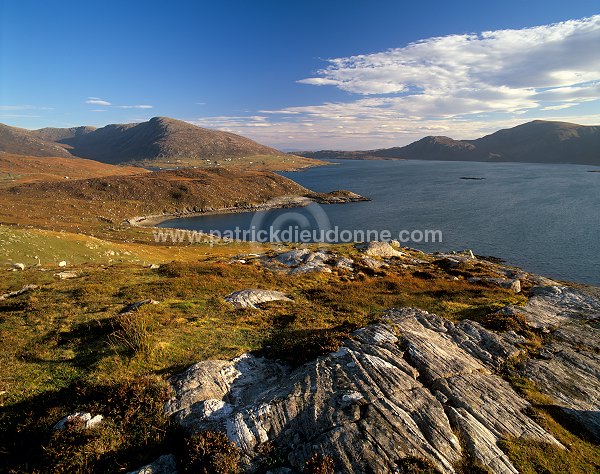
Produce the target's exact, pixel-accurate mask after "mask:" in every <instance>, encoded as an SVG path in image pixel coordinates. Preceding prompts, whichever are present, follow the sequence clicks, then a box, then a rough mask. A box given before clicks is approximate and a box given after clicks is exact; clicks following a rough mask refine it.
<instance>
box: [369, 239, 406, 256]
mask: <svg viewBox="0 0 600 474" xmlns="http://www.w3.org/2000/svg"><path fill="white" fill-rule="evenodd" d="M361 247H362V251H363V252H364V253H365V255H368V256H370V257H402V255H404V254H403V253H402V252H400V251H398V250H396V249H395V248H393V247H392V246H391V245H390V244H389V242H379V241H376V240H373V241H371V242H369V243H368V244H367V245H366V246H365V245H362V246H361Z"/></svg>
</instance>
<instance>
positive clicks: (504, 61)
mask: <svg viewBox="0 0 600 474" xmlns="http://www.w3.org/2000/svg"><path fill="white" fill-rule="evenodd" d="M599 45H600V15H596V16H593V17H590V18H583V19H579V20H570V21H565V22H561V23H555V24H550V25H543V26H536V27H532V28H524V29H521V30H498V31H487V32H483V33H479V34H476V33H473V34H462V35H449V36H442V37H434V38H427V39H423V40H421V41H418V42H414V43H410V44H408V45H406V46H404V47H401V48H395V49H389V50H387V51H382V52H377V53H373V54H365V55H357V56H349V57H343V58H333V59H329V60H327V62H328V66H327V67H326V68H324V69H322V70H320V71H318V72H317V74H316V75H315V76H314V77H309V78H306V79H302V80H300V81H298V82H300V83H302V84H309V85H315V86H321V87H327V86H329V87H331V86H333V87H337V88H338V89H340V90H343V91H346V92H348V93H350V94H351V95H353V96H354V97H352V96H351V97H350V99H348V100H347V101H340V102H325V103H320V104H315V105H307V106H289V107H284V108H281V109H278V110H261V111H260V112H259V113H260V116H250V117H212V118H203V119H200V120H197V121H194V122H195V123H202V124H204V126H212V127H215V128H224V129H227V130H230V131H233V132H236V133H241V134H246V135H248V136H250V137H251V138H254V139H257V140H259V141H263V142H265V143H267V144H270V145H274V146H280V147H289V146H297V147H299V148H309V149H314V148H320V147H328V148H342V149H344V148H345V149H349V148H375V147H385V146H394V145H403V144H406V143H408V142H410V141H412V140H415V139H419V138H421V137H423V136H425V135H449V136H452V137H453V138H475V137H477V136H481V135H482V134H485V133H489V132H492V131H494V130H497V129H499V128H502V127H509V126H514V125H517V124H519V123H523V122H525V121H527V120H531V119H533V118H542V119H546V120H552V119H557V120H566V121H573V122H577V123H582V124H591V123H594V121H595V122H600V120H599V118H598V115H590V114H589V109H590V107H591V106H593V105H594V104H595V103H600V47H599ZM586 105H589V106H587V107H586ZM558 111H563V112H561V114H560V115H557V113H558ZM586 112H587V114H586ZM552 114H554V115H552ZM287 137H295V138H294V139H288V138H287Z"/></svg>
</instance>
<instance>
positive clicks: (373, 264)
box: [361, 257, 389, 270]
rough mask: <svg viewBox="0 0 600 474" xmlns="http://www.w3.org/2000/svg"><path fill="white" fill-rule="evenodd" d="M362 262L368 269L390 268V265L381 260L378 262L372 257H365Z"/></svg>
mask: <svg viewBox="0 0 600 474" xmlns="http://www.w3.org/2000/svg"><path fill="white" fill-rule="evenodd" d="M361 262H362V263H363V264H364V265H365V266H366V267H367V268H370V269H371V270H379V269H380V268H383V267H389V265H388V264H387V263H385V262H382V261H381V260H377V259H375V258H371V257H363V258H362V259H361Z"/></svg>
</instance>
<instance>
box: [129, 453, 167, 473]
mask: <svg viewBox="0 0 600 474" xmlns="http://www.w3.org/2000/svg"><path fill="white" fill-rule="evenodd" d="M128 474H177V461H176V459H175V456H173V455H172V454H164V455H163V456H161V457H159V458H158V459H157V460H156V461H154V462H152V463H151V464H147V465H146V466H143V467H140V468H139V469H136V470H135V471H131V472H129V473H128Z"/></svg>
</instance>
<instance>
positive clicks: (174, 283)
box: [0, 244, 525, 472]
mask: <svg viewBox="0 0 600 474" xmlns="http://www.w3.org/2000/svg"><path fill="white" fill-rule="evenodd" d="M243 248H244V247H243V245H238V244H231V245H229V246H226V247H223V248H222V249H221V250H219V249H217V252H215V254H214V255H213V256H212V257H210V258H209V256H204V257H203V258H201V259H200V260H199V259H198V258H196V259H194V258H193V257H192V255H193V254H192V253H190V254H189V256H188V260H187V261H174V262H171V263H167V264H163V265H162V266H161V268H160V269H158V270H151V269H150V268H149V267H148V266H145V265H140V264H136V263H134V262H121V263H118V264H112V265H98V264H90V263H87V264H80V265H77V266H75V267H74V269H75V270H76V271H77V272H78V274H79V277H77V278H74V279H67V280H59V279H57V278H56V277H54V275H53V271H44V267H41V268H29V269H27V270H25V271H4V278H3V279H2V281H0V294H1V293H6V292H9V291H14V290H16V289H19V288H21V287H22V286H23V285H24V284H26V283H35V284H37V285H39V288H38V289H35V290H32V291H29V292H26V293H24V294H22V295H19V296H17V297H14V298H9V299H6V300H4V301H0V341H1V349H0V392H2V394H1V395H0V405H1V407H0V422H1V423H2V430H1V431H2V433H3V436H4V438H5V439H4V440H2V441H3V443H4V444H6V446H8V447H7V448H6V451H5V452H2V453H0V458H4V460H5V461H6V462H7V463H8V464H9V465H11V466H12V469H13V470H14V472H25V471H27V472H36V470H40V469H41V466H42V465H44V463H49V462H50V463H51V464H56V465H57V466H59V465H62V464H61V463H62V462H63V461H60V459H58V458H60V455H59V453H60V450H61V449H62V448H60V446H62V444H63V443H66V442H67V441H66V440H65V439H62V440H61V439H59V438H61V437H66V438H68V439H69V440H71V441H69V443H71V442H72V443H74V445H76V446H78V447H74V448H73V449H74V450H75V451H74V452H73V453H72V454H70V455H69V456H70V457H71V458H72V459H74V460H75V461H73V462H77V463H80V464H77V465H76V466H75V465H71V464H68V465H66V466H67V467H65V468H64V469H65V470H69V469H74V470H78V469H79V470H89V469H88V468H89V466H87V465H81V463H82V462H83V461H82V460H81V459H80V460H77V459H79V454H78V453H80V452H91V453H93V456H91V457H88V458H86V461H85V462H91V463H93V464H94V466H95V467H94V469H95V470H99V471H101V472H104V471H106V470H108V469H109V468H108V467H107V466H109V467H110V468H111V469H112V468H113V467H114V465H113V464H110V463H109V464H107V462H108V461H107V459H108V458H109V457H110V456H113V457H115V459H118V460H119V463H121V464H122V465H120V469H121V468H123V469H133V468H135V467H137V466H139V465H141V464H142V463H143V462H146V461H148V459H146V458H144V456H141V455H139V454H135V453H136V452H138V451H136V449H137V448H135V446H134V445H136V443H137V441H135V440H136V439H138V440H142V441H140V443H141V444H142V445H143V444H144V443H146V441H143V440H144V439H147V438H151V439H152V440H154V441H152V442H153V443H158V444H159V445H160V446H162V447H163V449H166V448H165V446H166V445H165V443H167V441H168V438H169V436H167V435H166V434H165V430H166V431H168V430H167V428H165V427H164V426H163V425H160V424H159V425H157V426H158V428H157V430H150V431H145V432H144V433H145V434H143V435H139V436H138V435H137V434H135V432H137V431H139V430H140V429H141V428H136V427H135V426H136V425H135V423H134V424H133V425H132V424H131V423H130V422H129V421H124V420H125V418H127V417H125V418H123V417H120V416H117V415H116V414H115V412H114V411H113V409H112V408H111V407H112V406H113V404H112V402H110V400H109V399H107V398H106V396H105V395H103V394H106V393H109V392H110V393H113V392H114V390H116V389H115V387H123V386H128V384H129V385H131V384H136V383H138V382H136V381H139V380H144V378H145V377H157V378H158V379H159V380H164V379H165V378H166V377H168V376H170V375H172V374H175V373H178V372H180V371H181V370H183V369H184V368H186V367H187V366H189V365H190V364H192V363H194V362H197V361H198V360H203V359H210V358H231V357H234V356H237V355H239V354H241V353H243V352H246V351H257V352H260V353H263V354H265V355H267V356H270V357H275V358H283V359H285V360H287V361H288V362H290V363H292V364H294V365H298V364H301V363H303V362H305V361H306V360H309V359H311V358H314V357H316V356H318V355H320V354H323V353H327V352H329V351H332V350H336V349H337V347H338V346H339V344H340V343H341V340H342V339H343V338H344V337H347V336H348V335H349V333H350V332H351V331H352V329H353V328H355V327H359V326H364V325H366V324H368V323H370V322H373V321H376V320H378V318H379V317H380V315H381V314H382V311H383V310H385V309H388V308H391V307H394V306H416V307H419V308H422V309H426V310H429V311H434V312H436V313H439V314H441V315H444V316H446V317H448V318H450V319H453V320H460V319H464V318H465V317H484V315H485V314H487V313H489V312H493V311H495V310H497V309H498V308H499V307H501V306H504V305H506V304H509V303H519V302H523V301H525V298H524V297H523V296H515V295H514V294H511V293H510V292H509V291H507V290H504V289H501V288H498V287H492V286H486V285H473V284H470V283H467V282H465V281H464V280H451V279H449V278H448V275H447V274H446V273H445V272H444V271H443V270H441V269H438V268H437V267H436V266H435V265H431V266H430V267H428V268H427V272H429V277H428V278H421V277H419V276H415V275H413V273H412V271H411V270H410V269H404V268H402V267H401V266H400V265H397V266H391V267H390V268H389V269H386V270H385V271H382V272H373V271H371V270H369V269H366V268H365V269H363V270H364V271H359V272H357V273H356V274H355V275H352V274H349V273H345V272H343V271H341V272H334V273H332V274H309V275H298V276H289V275H286V274H281V273H276V272H272V271H270V270H267V269H265V268H263V267H262V266H261V265H260V264H259V263H258V262H256V263H248V264H230V263H227V259H223V257H219V256H218V255H219V254H218V252H219V251H221V252H222V253H221V255H223V256H224V255H227V254H231V253H234V252H235V251H239V250H240V249H243ZM158 249H160V247H158ZM337 251H338V252H340V253H344V254H347V255H351V256H352V255H353V256H356V255H355V254H354V252H355V250H353V249H352V247H349V246H346V247H343V246H340V247H337ZM252 287H259V288H266V289H277V290H280V291H284V292H286V293H288V294H290V295H291V296H292V297H293V299H294V301H293V302H279V303H272V304H269V305H267V306H265V307H264V308H263V309H261V310H252V309H246V310H235V309H233V307H232V306H231V305H229V304H228V303H226V302H225V301H224V300H223V297H224V296H225V295H227V294H228V293H230V292H232V291H235V290H239V289H242V288H252ZM145 299H154V300H157V301H159V304H154V305H145V306H143V307H142V308H140V309H139V310H138V311H137V312H134V313H130V314H129V315H123V314H119V313H120V312H121V310H122V309H123V308H124V307H125V306H126V305H127V304H130V303H133V302H136V301H140V300H145ZM107 387H109V388H110V387H113V388H112V389H108V388H107ZM94 394H95V395H94ZM121 399H122V400H123V401H122V403H121V404H122V406H123V408H124V409H125V410H128V409H133V407H135V406H138V405H140V401H139V400H136V398H135V397H132V396H121ZM86 409H87V410H89V411H90V412H92V409H95V410H96V411H95V413H96V412H99V413H101V414H104V415H106V416H107V420H106V423H104V424H103V425H101V427H100V428H99V431H93V432H90V433H87V432H86V433H87V434H85V436H84V435H83V434H82V433H81V432H80V431H79V432H74V433H66V432H65V433H61V434H59V435H52V434H51V432H50V427H51V426H52V425H53V424H54V423H56V422H57V421H58V420H59V419H60V418H62V417H63V416H65V415H67V414H69V413H72V412H74V411H77V410H86ZM128 420H129V418H128ZM161 426H163V427H162V428H161ZM144 429H145V428H144ZM19 433H20V435H19ZM25 434H27V436H26V437H25V438H26V439H28V440H29V441H28V443H29V446H35V448H33V447H32V448H31V449H32V452H33V451H35V452H36V453H37V455H36V456H34V455H31V456H24V454H23V451H22V449H23V448H22V446H21V445H19V444H18V443H17V444H16V445H15V443H16V441H14V440H15V439H21V440H23V436H24V435H25ZM88 435H89V436H88ZM140 436H141V438H140ZM3 443H0V444H3ZM23 443H24V444H25V442H24V441H23ZM20 446H21V447H20ZM157 449H158V448H157ZM53 450H54V451H53ZM78 450H79V451H78ZM159 451H160V450H159ZM51 452H55V453H56V456H57V458H52V460H50V461H49V458H48V457H47V456H46V457H44V456H45V455H44V453H51ZM127 452H132V453H134V454H135V455H132V456H129V457H128V456H127V454H126V453H127ZM167 452H168V451H167ZM150 453H151V454H152V455H153V456H154V458H155V457H157V455H158V454H159V453H158V451H156V450H155V451H150ZM150 460H151V459H150ZM64 462H66V461H64ZM77 466H79V467H77ZM82 466H83V467H82ZM57 469H58V468H57ZM61 469H62V468H61Z"/></svg>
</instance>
